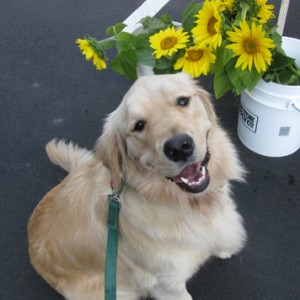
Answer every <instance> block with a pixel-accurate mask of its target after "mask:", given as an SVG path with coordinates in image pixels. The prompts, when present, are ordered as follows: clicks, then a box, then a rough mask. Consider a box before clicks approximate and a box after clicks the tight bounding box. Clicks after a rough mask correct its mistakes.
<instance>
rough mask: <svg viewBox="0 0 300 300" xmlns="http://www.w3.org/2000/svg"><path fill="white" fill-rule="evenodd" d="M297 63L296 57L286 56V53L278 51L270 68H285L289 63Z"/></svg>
mask: <svg viewBox="0 0 300 300" xmlns="http://www.w3.org/2000/svg"><path fill="white" fill-rule="evenodd" d="M294 63H295V59H294V58H291V57H288V56H286V55H285V54H282V53H279V52H277V53H276V55H274V58H273V61H272V64H271V66H270V70H283V69H284V68H286V67H287V66H289V65H293V64H294Z"/></svg>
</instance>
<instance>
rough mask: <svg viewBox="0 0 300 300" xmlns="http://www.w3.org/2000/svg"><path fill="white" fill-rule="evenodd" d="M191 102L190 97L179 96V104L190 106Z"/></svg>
mask: <svg viewBox="0 0 300 300" xmlns="http://www.w3.org/2000/svg"><path fill="white" fill-rule="evenodd" d="M189 103H190V98H189V97H179V98H177V105H179V106H182V107H185V106H188V105H189Z"/></svg>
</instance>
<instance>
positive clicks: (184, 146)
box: [164, 133, 195, 162]
mask: <svg viewBox="0 0 300 300" xmlns="http://www.w3.org/2000/svg"><path fill="white" fill-rule="evenodd" d="M194 149H195V144H194V141H193V139H192V138H191V137H190V136H189V135H187V134H182V133H181V134H176V135H174V136H172V137H171V138H170V139H169V140H167V141H166V143H165V145H164V153H165V155H166V156H167V158H168V159H170V160H172V161H175V162H178V161H185V160H187V159H188V158H189V157H190V156H191V155H192V154H193V152H194Z"/></svg>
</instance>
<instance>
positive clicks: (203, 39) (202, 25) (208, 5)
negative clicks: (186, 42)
mask: <svg viewBox="0 0 300 300" xmlns="http://www.w3.org/2000/svg"><path fill="white" fill-rule="evenodd" d="M222 9H224V5H223V3H222V2H221V1H213V2H210V1H206V2H204V5H203V7H202V9H201V10H200V11H199V12H198V14H197V15H196V18H197V21H196V24H197V25H196V27H194V28H193V29H192V33H193V36H194V40H195V43H196V44H199V45H200V46H201V47H203V46H206V45H209V46H210V47H212V48H214V49H215V48H217V47H219V46H220V45H221V43H222V19H221V15H220V11H222Z"/></svg>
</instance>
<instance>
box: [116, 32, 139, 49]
mask: <svg viewBox="0 0 300 300" xmlns="http://www.w3.org/2000/svg"><path fill="white" fill-rule="evenodd" d="M135 39H136V37H135V36H134V35H133V34H131V33H128V32H120V33H119V34H118V35H117V36H116V48H117V49H118V50H119V51H120V52H122V51H126V50H130V49H134V48H135Z"/></svg>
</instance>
